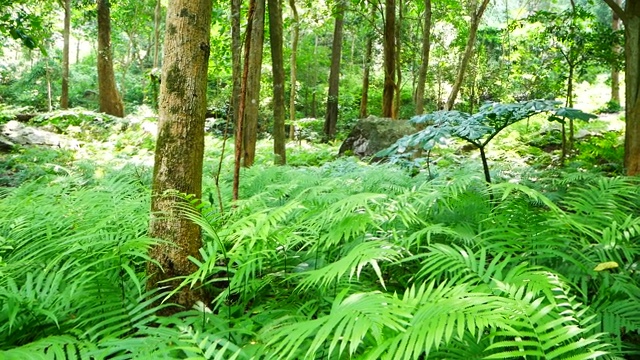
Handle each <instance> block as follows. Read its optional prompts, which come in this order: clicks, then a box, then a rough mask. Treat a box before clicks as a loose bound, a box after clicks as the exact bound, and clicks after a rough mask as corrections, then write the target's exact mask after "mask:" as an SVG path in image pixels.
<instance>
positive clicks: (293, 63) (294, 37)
mask: <svg viewBox="0 0 640 360" xmlns="http://www.w3.org/2000/svg"><path fill="white" fill-rule="evenodd" d="M289 7H291V13H292V15H293V31H292V32H291V59H290V63H289V67H290V70H291V79H290V81H291V85H290V91H289V138H290V139H293V138H294V131H295V126H294V125H295V121H296V96H297V91H296V89H297V88H296V85H297V84H296V82H297V81H298V40H299V38H300V16H299V15H298V8H297V7H296V0H289Z"/></svg>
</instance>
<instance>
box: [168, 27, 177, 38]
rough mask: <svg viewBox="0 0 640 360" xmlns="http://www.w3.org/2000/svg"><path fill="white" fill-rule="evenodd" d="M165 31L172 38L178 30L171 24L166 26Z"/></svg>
mask: <svg viewBox="0 0 640 360" xmlns="http://www.w3.org/2000/svg"><path fill="white" fill-rule="evenodd" d="M167 31H168V32H169V35H171V36H174V35H175V34H176V33H177V32H178V30H177V29H176V27H175V26H174V25H173V24H169V26H167Z"/></svg>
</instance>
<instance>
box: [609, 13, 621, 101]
mask: <svg viewBox="0 0 640 360" xmlns="http://www.w3.org/2000/svg"><path fill="white" fill-rule="evenodd" d="M616 3H617V4H618V5H620V4H622V0H616ZM611 29H612V30H613V31H618V30H620V17H619V16H618V14H616V12H615V11H614V12H613V17H612V22H611ZM612 51H613V53H614V54H619V53H620V48H619V47H618V46H616V45H614V46H613V49H612ZM611 101H612V102H615V103H616V104H620V70H619V69H618V66H617V64H615V63H614V64H612V65H611Z"/></svg>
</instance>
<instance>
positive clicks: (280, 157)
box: [269, 0, 287, 165]
mask: <svg viewBox="0 0 640 360" xmlns="http://www.w3.org/2000/svg"><path fill="white" fill-rule="evenodd" d="M269 40H270V43H271V68H272V71H273V154H274V162H275V164H276V165H284V164H286V163H287V152H286V148H285V144H286V141H287V139H286V134H285V132H284V55H283V54H282V43H283V42H284V41H283V34H282V6H281V5H280V0H269Z"/></svg>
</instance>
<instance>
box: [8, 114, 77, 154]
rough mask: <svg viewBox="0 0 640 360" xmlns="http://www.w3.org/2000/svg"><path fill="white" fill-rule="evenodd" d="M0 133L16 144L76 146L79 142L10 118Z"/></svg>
mask: <svg viewBox="0 0 640 360" xmlns="http://www.w3.org/2000/svg"><path fill="white" fill-rule="evenodd" d="M0 134H2V136H3V137H4V138H5V139H7V140H9V141H10V142H12V143H14V144H18V145H45V146H55V147H65V148H77V147H78V146H79V143H78V142H77V141H75V140H72V139H68V138H66V137H64V136H62V135H58V134H55V133H52V132H49V131H45V130H41V129H37V128H34V127H30V126H26V125H24V124H21V123H19V122H18V121H15V120H12V121H9V122H8V123H6V124H4V126H2V127H1V128H0Z"/></svg>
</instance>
